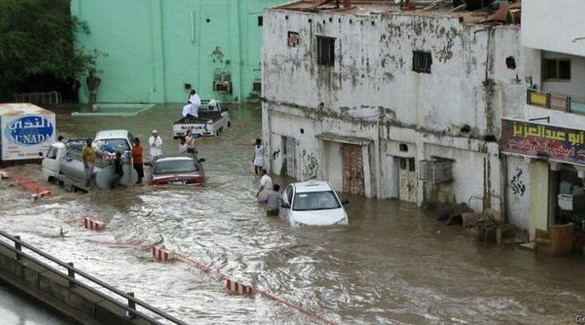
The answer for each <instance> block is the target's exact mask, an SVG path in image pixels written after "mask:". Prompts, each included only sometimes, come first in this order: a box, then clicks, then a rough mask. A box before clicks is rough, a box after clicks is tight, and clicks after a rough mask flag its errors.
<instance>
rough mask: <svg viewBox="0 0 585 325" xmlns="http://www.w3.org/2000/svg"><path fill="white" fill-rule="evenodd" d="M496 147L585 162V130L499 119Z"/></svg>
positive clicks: (521, 152)
mask: <svg viewBox="0 0 585 325" xmlns="http://www.w3.org/2000/svg"><path fill="white" fill-rule="evenodd" d="M500 150H501V151H503V152H514V153H520V154H524V155H528V156H540V157H548V158H551V159H555V160H561V161H566V162H573V163H579V164H585V131H583V130H575V129H567V128H562V127H556V126H549V125H542V124H535V123H530V122H523V121H514V120H502V137H501V139H500Z"/></svg>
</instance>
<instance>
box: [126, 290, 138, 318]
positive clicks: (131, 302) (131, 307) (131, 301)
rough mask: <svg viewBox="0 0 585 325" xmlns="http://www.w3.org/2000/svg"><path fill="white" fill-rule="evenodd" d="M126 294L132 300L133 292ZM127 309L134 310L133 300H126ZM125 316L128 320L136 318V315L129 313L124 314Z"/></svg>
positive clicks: (134, 303)
mask: <svg viewBox="0 0 585 325" xmlns="http://www.w3.org/2000/svg"><path fill="white" fill-rule="evenodd" d="M126 294H127V295H129V296H130V297H132V298H134V292H127V293H126ZM128 308H130V309H133V310H136V302H135V301H134V299H128ZM126 315H127V316H128V318H130V319H135V318H136V314H134V313H133V312H131V311H128V312H126Z"/></svg>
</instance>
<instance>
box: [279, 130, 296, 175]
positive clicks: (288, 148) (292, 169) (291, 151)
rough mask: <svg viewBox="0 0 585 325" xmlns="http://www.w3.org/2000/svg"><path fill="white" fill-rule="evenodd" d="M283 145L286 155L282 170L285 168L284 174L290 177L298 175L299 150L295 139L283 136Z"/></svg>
mask: <svg viewBox="0 0 585 325" xmlns="http://www.w3.org/2000/svg"><path fill="white" fill-rule="evenodd" d="M282 142H283V144H284V145H283V147H284V153H283V154H284V156H283V158H284V159H283V163H284V166H283V168H282V170H284V173H285V175H284V176H290V177H295V178H296V177H297V150H296V144H295V139H294V138H290V137H282Z"/></svg>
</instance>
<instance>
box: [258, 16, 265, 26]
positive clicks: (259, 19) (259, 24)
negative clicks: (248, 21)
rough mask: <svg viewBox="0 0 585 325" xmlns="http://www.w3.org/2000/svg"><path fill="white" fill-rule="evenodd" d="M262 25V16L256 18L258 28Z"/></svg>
mask: <svg viewBox="0 0 585 325" xmlns="http://www.w3.org/2000/svg"><path fill="white" fill-rule="evenodd" d="M262 25H264V18H263V17H262V16H258V26H262Z"/></svg>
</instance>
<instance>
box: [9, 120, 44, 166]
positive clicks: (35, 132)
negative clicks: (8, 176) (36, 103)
mask: <svg viewBox="0 0 585 325" xmlns="http://www.w3.org/2000/svg"><path fill="white" fill-rule="evenodd" d="M1 119H2V123H1V124H0V125H1V127H2V133H1V136H2V146H1V149H2V160H17V159H38V158H41V157H40V155H39V152H45V151H46V150H48V148H49V146H50V145H51V143H52V142H54V141H55V131H56V130H55V116H54V115H20V116H18V115H17V116H11V115H5V116H2V117H1Z"/></svg>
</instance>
